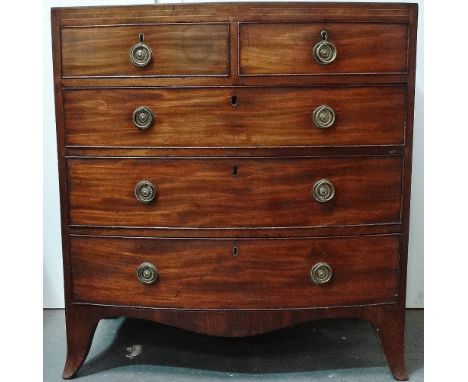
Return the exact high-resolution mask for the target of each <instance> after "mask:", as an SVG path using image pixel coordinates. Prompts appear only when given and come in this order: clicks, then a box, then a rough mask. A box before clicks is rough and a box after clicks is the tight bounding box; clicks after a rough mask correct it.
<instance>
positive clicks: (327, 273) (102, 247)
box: [70, 235, 399, 309]
mask: <svg viewBox="0 0 468 382" xmlns="http://www.w3.org/2000/svg"><path fill="white" fill-rule="evenodd" d="M70 242H71V253H72V257H71V266H72V271H73V300H74V301H79V302H92V303H101V304H117V305H135V304H138V306H150V307H167V308H187V309H197V308H203V309H233V308H235V309H243V308H245V309H250V308H254V309H265V308H278V307H281V308H305V307H317V306H334V305H353V304H371V303H383V302H394V301H396V296H397V280H398V246H399V244H398V243H399V236H398V235H394V236H368V237H365V236H363V237H351V238H317V239H296V240H291V239H267V240H265V239H263V240H249V239H243V240H237V241H232V240H200V239H180V240H175V239H117V238H89V237H88V238H87V237H72V238H71V240H70ZM138 270H139V272H138ZM138 274H139V276H140V279H141V281H140V279H139V278H138Z"/></svg>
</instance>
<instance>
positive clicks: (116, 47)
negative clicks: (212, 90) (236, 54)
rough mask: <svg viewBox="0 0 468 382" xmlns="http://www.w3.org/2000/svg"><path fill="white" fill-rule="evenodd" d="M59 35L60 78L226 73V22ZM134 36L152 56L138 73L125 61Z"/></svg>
mask: <svg viewBox="0 0 468 382" xmlns="http://www.w3.org/2000/svg"><path fill="white" fill-rule="evenodd" d="M61 33H62V35H61V38H62V46H63V49H62V70H63V72H62V73H63V76H64V77H76V76H192V75H193V76H199V75H218V76H225V75H228V74H229V73H228V65H229V64H228V63H229V60H228V50H227V49H228V48H227V46H228V36H229V24H227V23H211V24H171V23H166V24H161V25H133V26H122V27H120V26H118V27H117V26H115V27H105V26H103V27H97V28H63V29H62V31H61ZM140 33H143V34H144V43H145V44H146V45H148V46H149V47H150V48H151V49H152V51H153V59H152V60H151V62H150V63H149V64H148V66H146V67H144V68H140V67H136V66H134V65H133V64H132V63H131V61H130V58H129V51H130V48H131V47H132V46H133V45H135V44H136V43H138V42H139V34H140Z"/></svg>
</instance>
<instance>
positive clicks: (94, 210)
mask: <svg viewBox="0 0 468 382" xmlns="http://www.w3.org/2000/svg"><path fill="white" fill-rule="evenodd" d="M416 29H417V6H416V5H415V4H388V3H385V4H377V3H370V4H362V3H355V4H352V3H351V4H345V3H339V4H338V3H263V4H261V3H242V4H198V5H161V6H131V7H92V8H55V9H53V10H52V35H53V60H54V79H55V102H56V122H57V139H58V158H59V170H60V195H61V218H62V239H63V259H64V277H65V297H66V323H67V342H68V355H67V360H66V365H65V370H64V373H63V376H64V378H70V377H72V376H73V375H74V374H75V373H76V371H77V370H78V369H79V367H80V366H81V364H82V363H83V361H84V359H85V357H86V355H87V352H88V349H89V347H90V344H91V341H92V337H93V333H94V330H95V328H96V326H97V323H98V322H99V320H100V319H104V318H110V317H117V316H128V317H137V318H143V319H148V320H154V321H158V322H161V323H165V324H168V325H173V326H176V327H180V328H184V329H188V330H192V331H195V332H199V333H205V334H211V335H219V336H247V335H253V334H257V333H262V332H266V331H271V330H275V329H279V328H282V327H286V326H289V325H293V324H296V323H300V322H304V321H308V320H315V319H324V318H337V317H350V318H357V319H363V320H367V321H369V322H371V324H372V325H373V326H374V327H375V328H376V330H377V333H378V335H379V338H380V340H381V343H382V346H383V349H384V352H385V355H386V357H387V360H388V363H389V366H390V369H391V371H392V372H393V375H394V377H395V378H396V379H398V380H404V379H407V373H406V371H405V367H404V360H403V343H404V315H405V288H406V264H407V249H408V224H409V201H410V183H411V149H412V127H413V101H414V81H415V65H416V64H415V48H416Z"/></svg>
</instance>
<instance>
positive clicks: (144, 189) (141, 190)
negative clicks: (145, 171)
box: [135, 180, 157, 204]
mask: <svg viewBox="0 0 468 382" xmlns="http://www.w3.org/2000/svg"><path fill="white" fill-rule="evenodd" d="M156 194H157V192H156V188H155V187H154V185H153V183H151V182H150V181H148V180H142V181H141V182H138V184H137V185H136V186H135V196H136V198H137V200H138V201H140V202H142V203H144V204H148V203H151V202H152V201H153V200H154V199H155V198H156Z"/></svg>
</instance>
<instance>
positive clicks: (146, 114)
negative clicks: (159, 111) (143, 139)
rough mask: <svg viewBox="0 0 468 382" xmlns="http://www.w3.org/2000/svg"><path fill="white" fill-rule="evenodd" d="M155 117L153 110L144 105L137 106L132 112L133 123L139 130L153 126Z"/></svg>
mask: <svg viewBox="0 0 468 382" xmlns="http://www.w3.org/2000/svg"><path fill="white" fill-rule="evenodd" d="M155 119H156V118H155V115H154V113H153V111H152V110H151V109H150V108H149V107H146V106H141V107H138V108H136V109H135V111H134V112H133V118H132V120H133V124H134V125H135V126H136V127H138V128H139V129H141V130H146V129H149V128H150V127H151V126H153V125H154V121H155Z"/></svg>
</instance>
